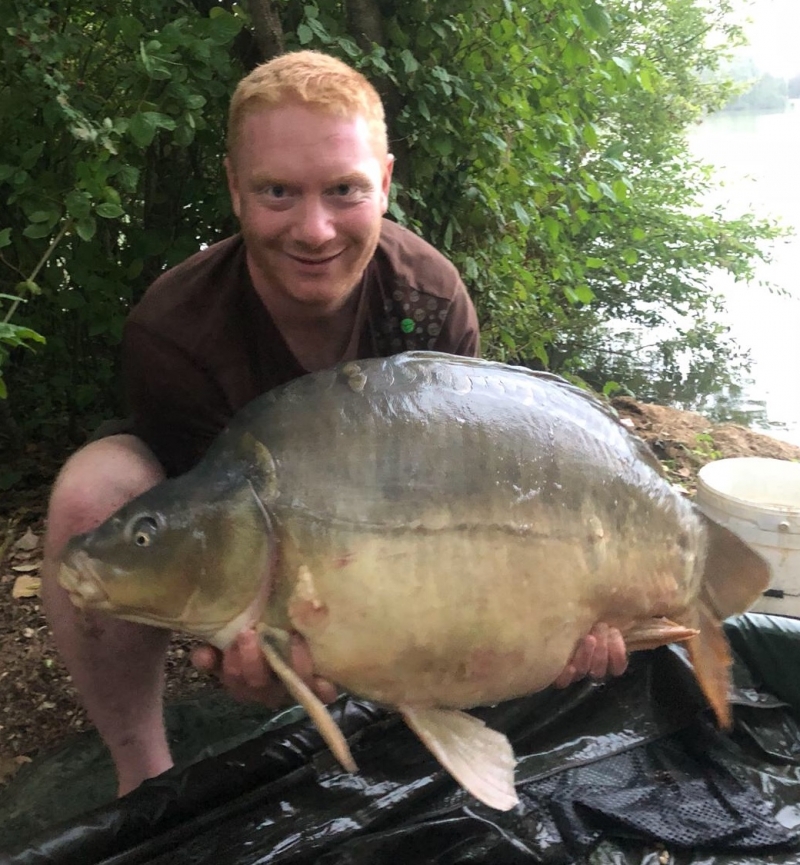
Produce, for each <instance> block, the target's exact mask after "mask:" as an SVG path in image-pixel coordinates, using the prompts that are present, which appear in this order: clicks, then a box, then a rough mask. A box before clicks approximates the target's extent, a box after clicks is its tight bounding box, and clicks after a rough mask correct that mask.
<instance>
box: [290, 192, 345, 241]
mask: <svg viewBox="0 0 800 865" xmlns="http://www.w3.org/2000/svg"><path fill="white" fill-rule="evenodd" d="M292 228H293V231H292V234H293V237H294V239H295V240H296V241H297V242H298V243H302V244H304V245H305V246H312V247H318V246H323V245H324V244H325V243H327V242H328V241H329V240H333V238H334V237H336V227H335V226H334V220H333V214H331V212H330V210H329V209H328V208H327V207H326V206H325V202H324V201H322V200H320V199H319V198H306V199H304V200H303V201H302V203H301V205H300V207H299V208H298V210H297V219H296V221H295V223H294V225H293V227H292Z"/></svg>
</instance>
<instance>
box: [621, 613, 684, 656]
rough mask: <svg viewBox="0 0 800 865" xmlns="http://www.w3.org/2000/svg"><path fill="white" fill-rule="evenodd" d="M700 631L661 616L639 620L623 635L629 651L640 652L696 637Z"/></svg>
mask: <svg viewBox="0 0 800 865" xmlns="http://www.w3.org/2000/svg"><path fill="white" fill-rule="evenodd" d="M698 633H699V631H698V630H697V629H696V628H687V627H685V626H684V625H679V624H677V623H676V622H671V621H670V620H669V619H664V618H662V617H660V616H659V617H653V618H652V619H647V620H646V621H644V622H637V623H636V625H634V626H633V627H632V628H631V629H630V630H629V631H626V632H625V633H624V634H623V635H622V636H623V637H624V639H625V648H626V649H627V650H628V651H629V652H638V651H639V650H640V649H657V648H658V647H659V646H666V645H667V644H668V643H680V642H682V641H683V640H689V639H691V638H692V637H696V636H697V634H698Z"/></svg>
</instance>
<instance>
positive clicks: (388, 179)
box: [381, 153, 394, 213]
mask: <svg viewBox="0 0 800 865" xmlns="http://www.w3.org/2000/svg"><path fill="white" fill-rule="evenodd" d="M393 169H394V156H393V155H392V154H391V153H387V154H386V165H385V167H384V169H383V177H382V178H381V213H386V211H387V210H388V209H389V190H390V189H391V187H392V170H393Z"/></svg>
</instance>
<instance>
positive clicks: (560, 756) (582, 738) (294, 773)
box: [0, 615, 800, 865]
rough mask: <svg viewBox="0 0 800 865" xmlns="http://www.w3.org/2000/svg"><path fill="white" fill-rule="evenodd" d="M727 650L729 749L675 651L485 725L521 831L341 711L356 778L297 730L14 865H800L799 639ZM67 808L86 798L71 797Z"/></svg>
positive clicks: (368, 709)
mask: <svg viewBox="0 0 800 865" xmlns="http://www.w3.org/2000/svg"><path fill="white" fill-rule="evenodd" d="M726 631H727V633H728V636H729V639H730V640H731V643H732V645H733V648H734V651H735V654H736V658H735V665H734V678H735V688H734V693H733V700H734V704H735V708H734V717H735V724H734V727H733V729H732V731H730V732H729V733H727V734H726V733H721V732H720V731H718V730H717V729H716V727H715V725H714V723H713V719H712V718H711V716H710V713H709V711H708V710H707V708H706V707H705V704H704V702H703V699H702V697H701V696H700V694H699V692H698V690H697V687H696V685H695V684H694V680H693V678H692V676H691V673H690V671H689V669H688V667H687V662H686V659H685V656H684V654H683V652H682V650H680V649H676V648H673V647H670V648H664V649H659V650H657V651H654V652H642V653H639V654H637V655H636V656H634V658H633V659H632V663H631V667H630V670H629V671H628V672H627V673H626V674H625V675H624V676H622V677H620V678H618V679H615V680H612V681H610V682H608V683H605V684H603V685H592V684H588V683H584V684H581V685H576V686H573V687H572V688H570V689H568V690H567V691H562V692H559V691H548V692H545V693H543V694H539V695H535V696H534V697H530V698H526V699H523V700H515V701H511V702H509V703H505V704H503V705H501V706H497V707H495V708H492V709H486V710H482V711H480V712H478V713H477V714H479V715H480V716H481V717H483V718H484V719H485V720H486V721H487V722H488V723H489V724H490V725H491V726H493V727H495V728H496V729H499V730H502V731H503V732H505V733H506V734H507V735H508V736H509V738H510V739H511V741H512V743H513V745H514V749H515V752H516V754H517V756H518V758H519V759H518V766H517V788H518V792H519V794H520V804H519V805H518V806H517V807H516V808H515V809H514V810H513V811H510V812H507V813H499V812H497V811H493V810H492V809H490V808H487V807H485V806H483V805H481V804H480V803H478V802H476V801H475V799H473V798H472V797H471V796H469V795H468V794H466V793H464V792H463V791H462V790H460V788H459V787H458V786H457V785H456V784H455V782H454V781H453V780H452V779H451V778H450V776H449V775H448V774H447V773H446V772H444V770H442V769H441V768H439V766H438V764H437V763H436V762H435V760H434V759H433V758H432V757H431V756H430V755H429V754H428V752H427V750H426V749H425V748H424V747H423V746H422V745H421V744H420V743H419V742H418V740H417V739H416V738H415V737H414V735H413V734H411V733H410V731H408V730H407V729H406V727H405V725H404V724H403V723H402V721H400V719H399V718H398V716H397V715H395V714H392V713H391V712H387V711H384V710H383V709H380V708H378V707H376V706H374V705H371V704H368V703H365V702H361V701H357V700H352V699H342V700H340V701H338V703H337V704H336V705H335V706H334V710H333V711H334V715H335V717H336V720H337V721H338V722H339V723H340V725H341V726H342V728H343V729H344V731H345V733H346V735H347V737H348V740H349V742H350V745H351V747H352V750H353V754H354V756H355V759H356V761H357V762H358V764H359V766H360V770H361V771H360V772H359V773H358V774H356V775H350V774H347V773H345V772H343V771H342V770H341V769H339V768H338V766H337V765H336V763H335V762H334V760H333V758H332V757H331V756H330V754H329V752H328V751H327V749H326V748H325V747H324V745H323V743H322V741H321V739H320V737H319V736H318V734H317V733H316V732H315V730H314V729H313V727H312V726H311V725H310V723H309V722H308V721H307V720H306V719H305V718H300V719H298V720H291V718H292V717H296V714H297V713H296V712H295V715H294V716H292V715H289V716H283V717H284V720H285V719H286V718H287V717H288V718H289V719H290V722H289V723H288V724H283V725H282V726H279V727H278V728H276V729H270V730H268V731H267V732H264V733H262V734H261V735H257V736H256V738H251V739H249V740H247V741H244V742H243V743H240V744H238V745H236V746H235V747H233V748H232V749H230V750H228V751H226V752H225V753H223V754H220V755H218V756H212V757H207V758H205V759H201V760H200V761H198V762H196V763H194V764H192V765H189V766H188V767H185V768H183V769H176V770H173V771H172V772H169V773H166V774H165V775H162V776H161V777H160V778H157V779H154V780H152V781H150V782H147V783H146V784H144V785H143V786H142V787H140V788H139V789H138V790H136V791H134V792H133V793H132V794H130V795H129V796H126V797H125V798H124V799H121V800H119V801H116V802H112V803H111V804H107V805H105V806H103V807H100V808H97V809H95V810H92V811H90V812H89V813H85V814H83V815H82V816H81V817H79V818H78V819H73V820H71V821H68V822H67V823H62V824H60V825H57V826H53V827H51V828H48V829H45V830H43V831H39V832H38V834H36V835H35V837H26V838H21V837H20V838H16V839H14V843H13V844H12V848H11V849H9V850H8V852H7V853H5V854H0V863H3V865H33V863H36V865H45V863H47V865H100V863H103V865H144V863H147V865H257V863H258V865H264V863H293V865H300V863H304V865H305V863H309V865H310V863H319V865H367V863H369V865H383V863H385V865H390V863H391V865H405V863H408V865H422V863H442V865H467V863H469V865H501V863H502V865H505V863H508V865H516V863H548V865H561V863H563V865H571V863H590V865H611V863H639V865H666V863H672V865H689V863H694V865H729V863H731V865H732V863H738V865H750V863H753V865H755V863H800V623H798V622H795V621H794V620H790V619H783V618H778V617H768V616H758V615H749V616H742V617H739V618H738V619H735V620H732V621H731V622H729V623H727V625H726ZM248 723H250V724H251V726H252V724H253V719H252V718H250V719H249V721H248ZM73 760H74V755H73ZM29 769H30V771H29V772H28V773H27V775H28V778H30V777H32V776H33V774H34V771H35V766H32V767H29ZM51 770H52V767H51ZM23 780H24V779H23ZM15 783H16V782H15ZM13 795H14V785H12V786H11V787H9V788H8V790H7V793H6V796H5V800H6V801H5V803H3V802H0V825H2V826H4V827H5V828H6V830H7V829H8V827H9V822H8V815H9V814H13V802H12V804H11V805H10V806H9V802H8V799H9V797H11V798H12V800H13ZM59 795H60V796H62V797H67V798H68V797H70V787H69V784H68V782H64V781H62V786H61V789H60V790H59ZM9 808H10V810H9ZM4 809H5V813H4ZM17 818H19V814H17ZM12 822H13V821H12Z"/></svg>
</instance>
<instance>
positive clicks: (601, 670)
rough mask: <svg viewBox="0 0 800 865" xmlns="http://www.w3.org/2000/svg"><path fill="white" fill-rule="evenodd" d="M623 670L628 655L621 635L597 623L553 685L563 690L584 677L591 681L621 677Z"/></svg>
mask: <svg viewBox="0 0 800 865" xmlns="http://www.w3.org/2000/svg"><path fill="white" fill-rule="evenodd" d="M627 667H628V653H627V650H626V649H625V640H623V638H622V634H621V633H620V632H619V631H618V630H617V629H616V628H609V626H608V625H606V624H605V623H604V622H598V623H597V624H596V625H595V626H594V627H593V628H592V630H591V631H590V632H589V634H588V636H586V637H584V638H583V640H581V642H580V643H578V647H577V649H575V654H574V655H573V656H572V658H571V659H570V662H569V663H568V664H567V666H566V667H564V669H563V670H562V671H561V673H560V675H559V677H558V678H557V679H556V680H555V682H553V685H554V686H555V687H556V688H566V687H567V685H571V684H572V683H573V682H577V681H578V680H579V679H583V678H584V677H585V676H587V675H588V676H591V677H592V678H593V679H602V678H604V677H605V676H608V675H611V676H621V675H622V674H623V673H624V672H625V670H626V669H627Z"/></svg>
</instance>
